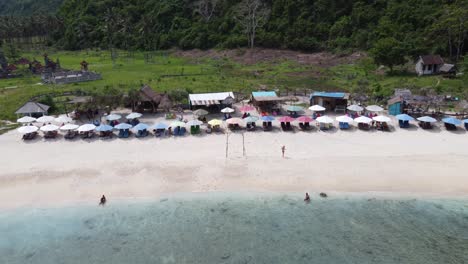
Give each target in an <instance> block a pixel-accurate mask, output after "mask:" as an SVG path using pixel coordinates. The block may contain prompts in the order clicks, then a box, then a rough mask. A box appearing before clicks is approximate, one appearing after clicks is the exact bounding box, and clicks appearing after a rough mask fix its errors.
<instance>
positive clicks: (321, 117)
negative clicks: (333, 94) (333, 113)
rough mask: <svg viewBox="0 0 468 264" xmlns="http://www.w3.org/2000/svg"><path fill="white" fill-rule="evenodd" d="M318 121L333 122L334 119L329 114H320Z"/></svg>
mask: <svg viewBox="0 0 468 264" xmlns="http://www.w3.org/2000/svg"><path fill="white" fill-rule="evenodd" d="M315 120H317V122H319V123H324V124H333V119H331V118H330V117H328V116H320V117H317V119H315Z"/></svg>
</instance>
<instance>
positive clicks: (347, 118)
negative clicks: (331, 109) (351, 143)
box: [336, 115, 354, 124]
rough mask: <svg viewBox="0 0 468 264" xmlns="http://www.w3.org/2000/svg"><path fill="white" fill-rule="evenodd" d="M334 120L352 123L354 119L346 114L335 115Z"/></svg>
mask: <svg viewBox="0 0 468 264" xmlns="http://www.w3.org/2000/svg"><path fill="white" fill-rule="evenodd" d="M336 121H338V122H341V123H348V124H349V123H352V122H353V121H354V119H352V118H351V117H349V116H347V115H342V116H338V117H336Z"/></svg>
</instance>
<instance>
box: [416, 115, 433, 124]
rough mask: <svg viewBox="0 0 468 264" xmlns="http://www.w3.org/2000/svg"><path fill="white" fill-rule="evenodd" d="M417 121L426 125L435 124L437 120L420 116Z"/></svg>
mask: <svg viewBox="0 0 468 264" xmlns="http://www.w3.org/2000/svg"><path fill="white" fill-rule="evenodd" d="M417 120H418V121H421V122H426V123H435V122H437V119H435V118H432V117H430V116H421V117H418V118H417Z"/></svg>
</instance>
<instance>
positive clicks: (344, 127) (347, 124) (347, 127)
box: [338, 122, 349, 129]
mask: <svg viewBox="0 0 468 264" xmlns="http://www.w3.org/2000/svg"><path fill="white" fill-rule="evenodd" d="M338 125H339V127H340V129H349V123H347V122H339V123H338Z"/></svg>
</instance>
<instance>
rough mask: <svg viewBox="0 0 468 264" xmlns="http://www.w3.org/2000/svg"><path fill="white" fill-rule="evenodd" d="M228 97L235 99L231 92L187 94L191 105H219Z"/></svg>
mask: <svg viewBox="0 0 468 264" xmlns="http://www.w3.org/2000/svg"><path fill="white" fill-rule="evenodd" d="M228 97H232V98H235V97H234V94H233V93H232V92H224V93H200V94H189V99H190V103H191V104H192V105H216V104H221V102H222V101H223V100H224V99H226V98H228Z"/></svg>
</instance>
